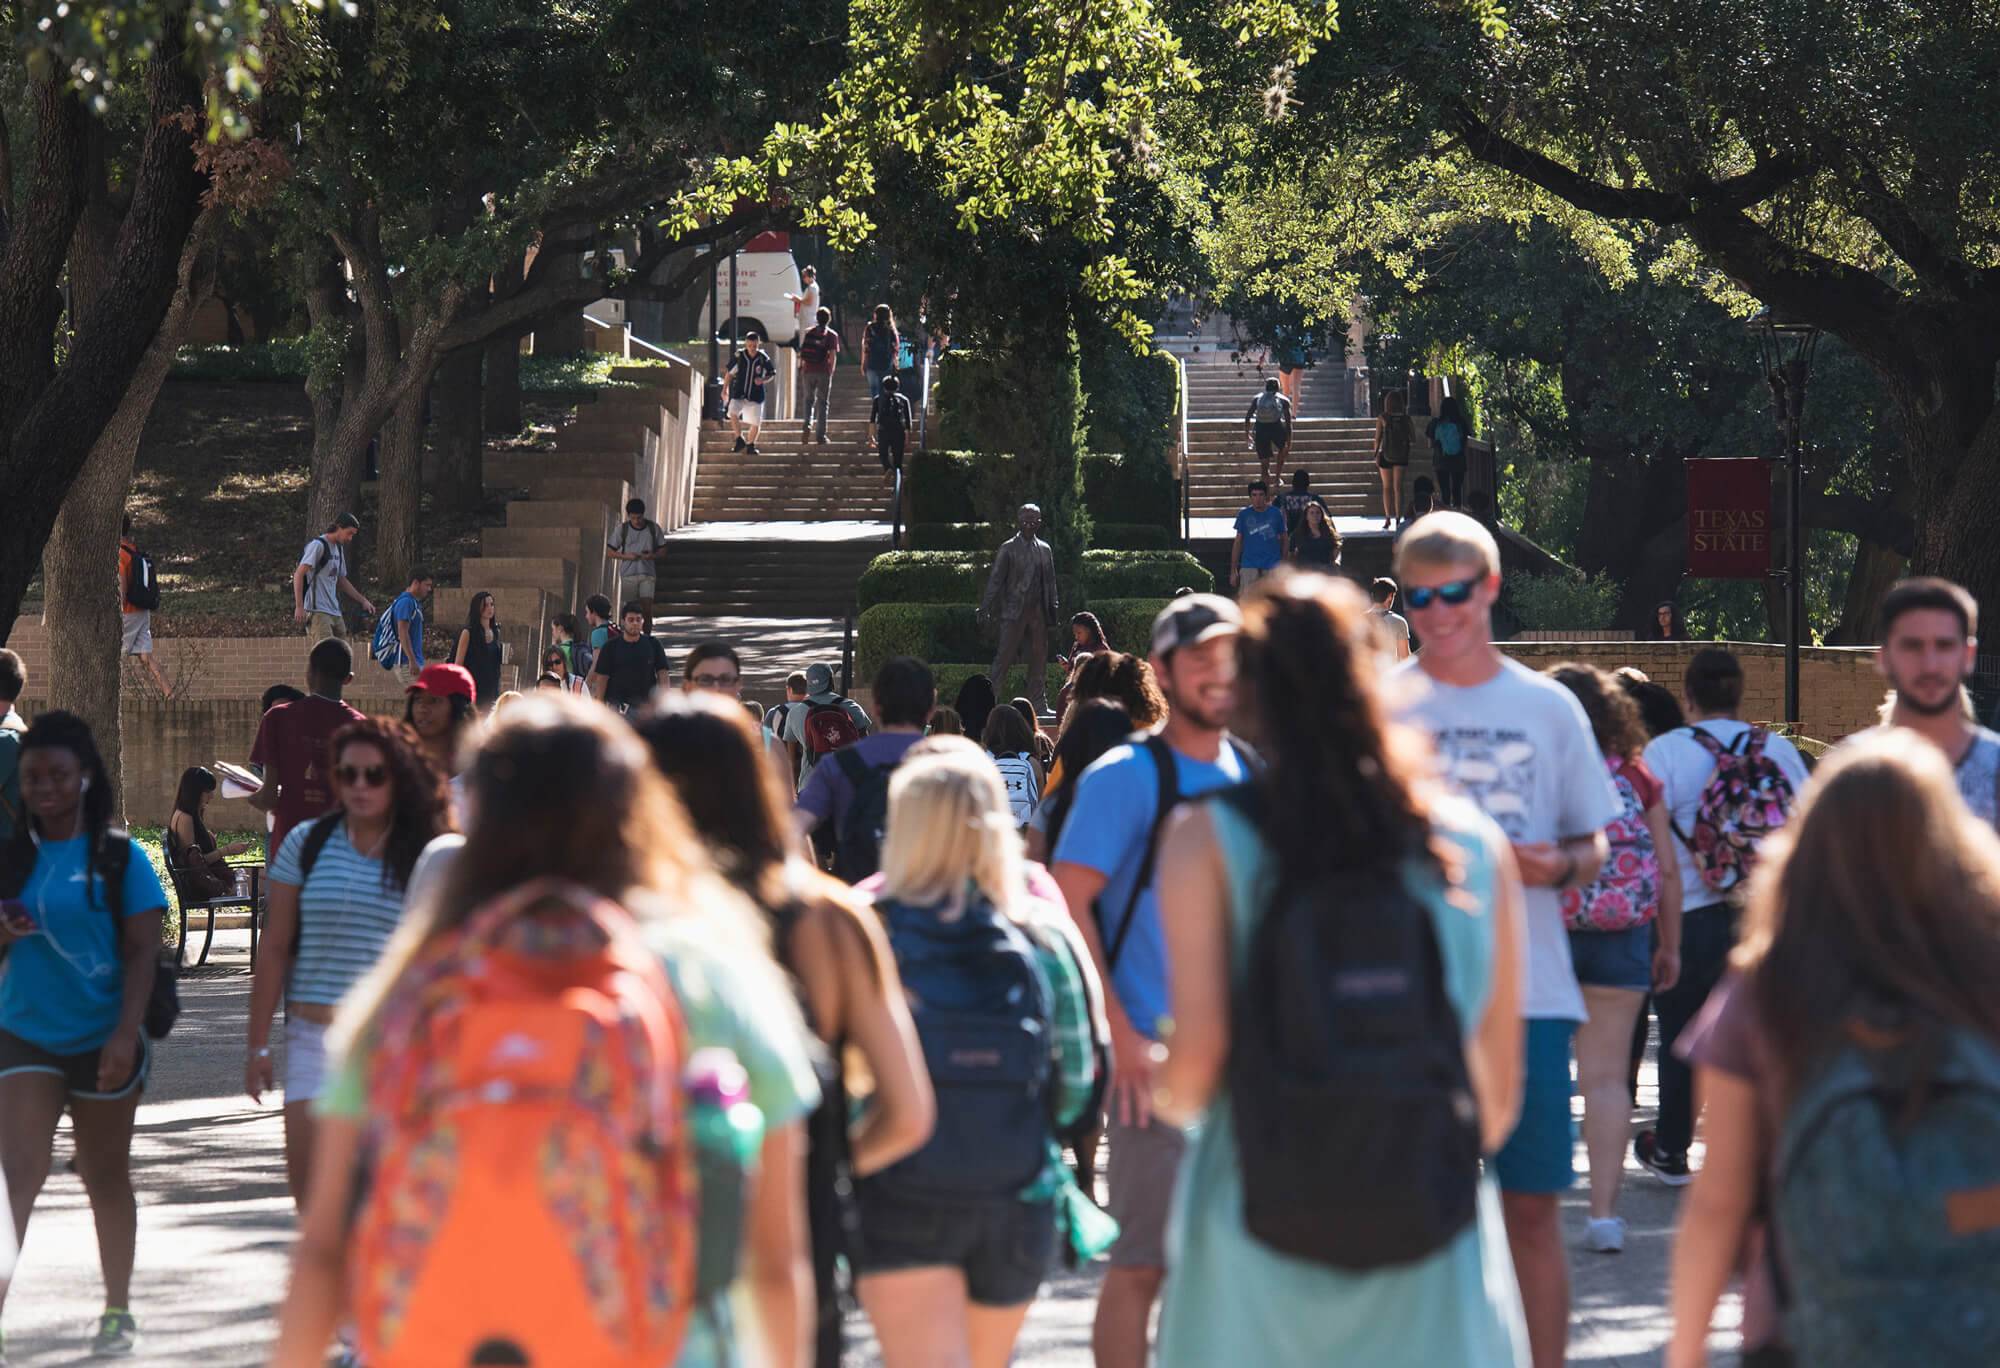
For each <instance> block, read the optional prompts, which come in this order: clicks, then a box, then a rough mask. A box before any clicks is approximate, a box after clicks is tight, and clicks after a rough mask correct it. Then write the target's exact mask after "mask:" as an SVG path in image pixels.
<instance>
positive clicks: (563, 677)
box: [535, 646, 583, 693]
mask: <svg viewBox="0 0 2000 1368" xmlns="http://www.w3.org/2000/svg"><path fill="white" fill-rule="evenodd" d="M543 680H553V681H554V684H553V686H552V687H554V688H557V689H561V690H562V691H564V692H565V693H580V692H582V690H583V677H582V676H581V675H572V674H570V672H569V657H568V656H566V655H564V654H563V653H562V650H561V648H560V647H556V646H551V647H549V649H548V650H546V651H544V652H542V673H541V674H540V675H539V676H538V677H537V678H536V680H535V687H536V688H538V689H539V688H540V687H542V681H543Z"/></svg>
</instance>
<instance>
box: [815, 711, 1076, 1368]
mask: <svg viewBox="0 0 2000 1368" xmlns="http://www.w3.org/2000/svg"><path fill="white" fill-rule="evenodd" d="M995 715H996V716H997V715H998V710H996V713H995ZM932 744H934V745H937V746H939V747H941V748H940V749H938V750H936V751H935V752H933V753H929V754H926V755H924V756H923V757H922V758H920V759H915V760H912V761H911V762H910V763H909V764H908V765H906V766H904V767H903V768H902V769H900V770H898V771H897V773H896V776H895V778H894V780H893V781H892V782H891V784H890V793H889V829H888V838H887V840H886V842H885V843H884V845H883V849H882V878H881V887H880V891H879V892H878V893H877V894H876V902H875V910H876V913H877V915H879V916H880V917H881V919H882V921H883V924H884V925H885V926H886V927H887V929H888V939H889V947H890V950H891V951H892V953H893V954H894V956H895V959H896V962H897V967H898V969H899V970H900V972H901V974H902V984H903V991H904V993H905V994H906V995H907V997H908V998H909V1000H910V1003H911V1009H912V1016H913V1017H914V1019H915V1023H916V1029H917V1034H918V1037H919V1038H920V1039H921V1040H922V1041H923V1045H924V1053H925V1057H926V1059H927V1060H928V1061H929V1062H930V1074H931V1083H932V1086H933V1087H934V1088H935V1089H936V1091H937V1127H936V1129H935V1131H934V1132H933V1133H932V1135H931V1137H930V1138H929V1139H928V1140H927V1141H925V1143H924V1144H923V1146H922V1147H921V1148H919V1149H918V1150H917V1151H916V1152H915V1153H914V1154H911V1155H909V1156H908V1157H907V1158H904V1159H902V1160H901V1161H899V1162H898V1163H895V1164H892V1165H890V1166H888V1167H887V1168H884V1169H882V1170H881V1171H879V1172H877V1173H875V1174H873V1175H870V1176H866V1177H863V1178H861V1179H860V1180H859V1181H857V1182H856V1184H855V1189H854V1198H855V1208H856V1223H855V1243H854V1250H853V1256H852V1260H853V1265H854V1271H855V1291H856V1293H857V1294H858V1295H859V1296H860V1299H861V1304H862V1307H863V1308H864V1309H865V1310H866V1311H867V1313H868V1319H869V1321H870V1323H871V1324H873V1326H874V1327H875V1334H876V1338H877V1340H878V1342H879V1343H880V1344H881V1346H882V1361H883V1363H884V1365H885V1368H931V1366H932V1365H937V1364H968V1365H976V1366H977V1368H1003V1366H1004V1365H1005V1364H1007V1363H1009V1362H1010V1361H1011V1360H1012V1357H1013V1348H1014V1341H1015V1340H1016V1339H1017V1338H1018V1337H1019V1334H1020V1330H1021V1323H1022V1321H1023V1320H1024V1319H1025V1318H1026V1316H1027V1313H1028V1308H1029V1306H1030V1305H1032V1304H1033V1302H1034V1299H1035V1295H1036V1293H1037V1291H1038V1290H1039V1289H1040V1287H1041V1284H1042V1280H1043V1278H1044V1277H1045V1276H1046V1273H1047V1270H1048V1266H1049V1262H1050V1256H1051V1255H1052V1254H1053V1253H1054V1251H1055V1248H1056V1245H1057V1226H1058V1221H1059V1219H1062V1218H1063V1217H1065V1216H1066V1215H1067V1212H1068V1210H1069V1207H1068V1204H1067V1201H1066V1200H1065V1198H1066V1192H1067V1184H1066V1181H1065V1175H1066V1172H1067V1171H1066V1170H1065V1169H1064V1167H1063V1163H1062V1150H1061V1146H1060V1144H1059V1143H1058V1141H1057V1136H1058V1135H1060V1134H1061V1133H1062V1132H1063V1130H1064V1129H1066V1128H1067V1127H1069V1126H1071V1125H1073V1124H1075V1123H1076V1121H1077V1120H1078V1118H1079V1117H1080V1116H1081V1115H1082V1113H1083V1112H1084V1111H1085V1110H1086V1109H1087V1108H1088V1107H1089V1106H1090V1105H1091V1104H1092V1102H1093V1101H1094V1099H1095V1098H1096V1096H1097V1087H1096V1084H1097V1079H1096V1070H1097V1067H1098V1057H1097V1051H1096V1049H1095V1048H1094V1036H1095V1032H1094V1022H1093V1020H1092V1016H1091V1007H1090V1004H1091V1002H1092V1000H1093V997H1092V993H1091V989H1090V983H1089V977H1088V976H1089V972H1090V971H1089V968H1088V964H1087V961H1086V960H1085V959H1084V958H1083V957H1082V956H1081V955H1080V954H1079V952H1078V951H1077V950H1076V949H1075V948H1074V946H1073V943H1072V942H1071V941H1070V939H1069V938H1068V937H1067V936H1066V935H1065V934H1064V932H1063V929H1062V928H1061V926H1060V924H1059V919H1060V918H1061V916H1062V913H1061V912H1060V911H1059V910H1057V909H1055V908H1053V907H1051V906H1049V905H1048V904H1047V903H1045V902H1042V901H1041V900H1039V899H1037V898H1035V897H1033V896H1032V895H1031V894H1030V893H1029V892H1028V891H1027V889H1028V884H1027V878H1026V875H1025V872H1024V871H1023V869H1022V865H1021V853H1020V839H1019V837H1017V836H1016V835H1015V834H1014V831H1013V829H1012V822H1011V819H1010V817H1009V815H1008V807H1007V798H1006V794H1005V792H1004V791H1003V790H1002V788H1001V786H1000V778H999V775H998V774H997V773H996V772H995V770H994V768H993V766H992V764H991V763H990V762H988V761H987V760H986V759H985V758H984V757H982V756H980V755H978V754H977V753H976V752H973V751H972V750H971V748H970V746H969V745H966V744H964V743H956V744H954V743H946V742H938V743H932ZM962 1061H969V1062H962ZM1066 1223H1067V1222H1066V1221H1065V1224H1066Z"/></svg>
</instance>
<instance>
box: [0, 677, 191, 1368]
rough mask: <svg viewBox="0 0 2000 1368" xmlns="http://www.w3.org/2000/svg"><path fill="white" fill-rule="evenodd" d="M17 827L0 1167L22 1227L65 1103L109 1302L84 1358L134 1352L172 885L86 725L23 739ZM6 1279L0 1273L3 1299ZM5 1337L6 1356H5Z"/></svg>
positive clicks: (36, 728) (45, 727) (2, 860)
mask: <svg viewBox="0 0 2000 1368" xmlns="http://www.w3.org/2000/svg"><path fill="white" fill-rule="evenodd" d="M21 796H22V799H23V801H24V803H25V808H24V811H23V815H22V821H21V824H20V825H19V826H18V827H17V828H16V830H15V832H14V835H13V838H12V839H11V840H10V841H9V842H8V843H7V845H6V847H5V849H4V850H0V898H5V899H7V900H9V901H8V907H7V915H6V918H5V920H4V921H0V947H4V948H6V949H7V951H8V954H7V967H6V972H5V973H4V974H0V1165H4V1168H0V1172H4V1174H5V1178H6V1183H5V1187H6V1192H7V1198H8V1202H9V1204H10V1207H11V1216H12V1221H13V1227H14V1230H15V1231H16V1232H18V1233H19V1234H20V1235H21V1236H24V1237H25V1236H26V1234H27V1230H28V1217H29V1215H30V1214H31V1213H32V1212H33V1211H34V1209H35V1199H36V1197H38V1196H40V1195H41V1190H42V1184H43V1183H44V1182H45V1181H47V1179H48V1176H49V1165H50V1162H51V1160H52V1158H53V1148H54V1144H55V1135H56V1126H57V1124H58V1123H59V1122H60V1121H61V1120H62V1115H63V1112H64V1111H68V1112H69V1115H70V1123H71V1126H72V1127H73V1131H74V1136H75V1150H76V1169H77V1174H78V1176H79V1177H81V1178H82V1179H83V1190H84V1195H85V1196H86V1197H87V1198H89V1201H90V1211H91V1215H92V1217H93V1218H94V1220H95V1222H96V1226H97V1251H98V1257H99V1259H100V1261H101V1262H102V1265H103V1270H104V1314H103V1315H102V1316H101V1317H100V1318H99V1319H98V1324H97V1333H96V1336H95V1338H94V1339H93V1341H92V1343H91V1354H92V1355H93V1356H96V1355H103V1356H106V1357H117V1356H123V1355H128V1354H130V1353H132V1352H133V1349H134V1347H135V1346H136V1344H137V1342H138V1337H139V1323H138V1321H137V1320H136V1319H134V1317H133V1315H132V1312H131V1302H132V1295H131V1294H132V1259H133V1246H134V1242H135V1239H136V1237H137V1231H138V1223H139V1213H138V1205H137V1202H136V1200H135V1199H134V1197H133V1195H132V1118H133V1116H134V1114H135V1113H136V1111H137V1110H138V1106H139V1095H140V1094H141V1093H142V1092H143V1091H144V1090H145V1086H146V1075H147V1072H148V1070H149V1068H150V1065H151V1060H152V1047H151V1044H150V1042H149V1041H148V1040H147V1032H146V1031H145V1030H144V1029H142V1027H143V1025H144V1023H145V1020H146V1016H147V1006H148V1003H149V1002H150V1001H151V999H152V995H153V978H154V974H155V973H156V972H157V970H158V966H159V962H160V922H161V918H163V917H164V916H165V915H166V910H167V895H166V890H164V889H163V888H161V887H160V879H159V876H158V875H157V874H155V873H154V872H153V862H152V861H151V860H150V859H148V858H147V856H146V852H145V851H144V850H142V849H141V848H139V846H138V845H137V844H136V843H134V842H133V840H132V839H131V838H130V837H129V836H127V835H126V834H125V832H124V831H123V830H122V829H120V828H119V827H118V826H117V824H116V813H115V811H114V808H113V804H114V802H115V801H116V795H115V794H114V793H113V792H112V788H111V776H110V775H109V774H108V773H107V772H106V771H105V768H104V760H103V758H102V756H100V755H99V753H98V749H97V741H96V738H94V737H93V736H92V735H91V733H90V727H89V725H88V724H87V723H85V722H84V720H83V719H82V718H80V717H77V716H76V715H75V714H73V713H67V712H60V711H57V712H45V713H42V714H41V715H40V716H38V717H36V718H35V721H34V723H33V725H31V726H30V727H29V728H28V731H27V734H26V735H25V736H23V737H22V738H21ZM7 1287H8V1284H7V1283H5V1282H0V1303H4V1302H5V1300H6V1294H7ZM4 1352H5V1351H4V1347H0V1353H4Z"/></svg>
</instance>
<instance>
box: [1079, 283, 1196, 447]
mask: <svg viewBox="0 0 2000 1368" xmlns="http://www.w3.org/2000/svg"><path fill="white" fill-rule="evenodd" d="M1077 352H1078V369H1079V371H1080V373H1081V377H1082V381H1083V391H1084V395H1085V408H1084V418H1083V421H1084V424H1085V427H1086V429H1087V431H1088V434H1089V443H1090V447H1091V449H1092V450H1094V451H1116V452H1120V453H1122V454H1124V455H1126V456H1132V457H1137V458H1140V459H1146V460H1153V461H1157V462H1159V463H1160V464H1162V465H1164V464H1165V463H1166V456H1167V453H1168V452H1169V451H1171V450H1172V449H1173V444H1174V417H1175V412H1174V411H1175V408H1176V407H1177V405H1178V403H1179V399H1180V375H1179V372H1178V370H1177V368H1176V367H1175V365H1174V359H1173V358H1172V357H1171V356H1168V355H1167V354H1166V353H1165V352H1163V351H1155V350H1147V351H1144V352H1137V353H1135V352H1134V351H1133V350H1132V346H1131V344H1130V343H1129V342H1127V341H1126V340H1125V338H1123V337H1121V336H1120V335H1119V334H1118V333H1117V332H1116V331H1115V330H1114V329H1112V328H1110V327H1108V326H1106V325H1105V324H1104V323H1103V322H1102V321H1101V320H1098V319H1079V320H1078V322H1077Z"/></svg>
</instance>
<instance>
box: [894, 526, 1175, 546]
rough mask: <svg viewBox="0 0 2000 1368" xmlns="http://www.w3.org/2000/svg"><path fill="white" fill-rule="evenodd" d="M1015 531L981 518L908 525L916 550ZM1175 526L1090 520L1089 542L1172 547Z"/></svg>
mask: <svg viewBox="0 0 2000 1368" xmlns="http://www.w3.org/2000/svg"><path fill="white" fill-rule="evenodd" d="M1013 535H1014V529H1013V528H1011V527H995V526H992V525H990V524H988V523H981V522H919V523H912V524H910V527H909V532H908V538H909V543H910V546H911V548H912V549H914V550H918V551H986V552H991V551H992V550H993V549H994V548H996V547H998V546H999V545H1000V543H1001V542H1003V541H1005V540H1007V538H1009V537H1011V536H1013ZM1180 539H1181V537H1180V529H1179V528H1178V527H1161V526H1157V525H1155V524H1152V523H1114V522H1093V523H1092V524H1091V529H1090V544H1091V546H1092V547H1094V548H1096V549H1098V550H1118V551H1171V550H1174V549H1175V548H1176V547H1178V546H1179V545H1180Z"/></svg>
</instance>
